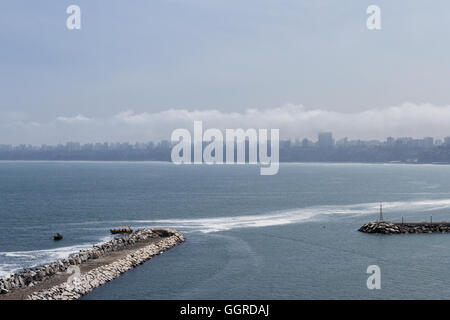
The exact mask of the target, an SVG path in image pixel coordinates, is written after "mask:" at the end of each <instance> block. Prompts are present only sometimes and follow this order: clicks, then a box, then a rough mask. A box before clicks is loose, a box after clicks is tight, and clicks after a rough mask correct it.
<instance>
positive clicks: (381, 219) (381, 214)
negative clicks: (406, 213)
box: [380, 203, 383, 222]
mask: <svg viewBox="0 0 450 320" xmlns="http://www.w3.org/2000/svg"><path fill="white" fill-rule="evenodd" d="M381 221H383V204H382V203H380V222H381Z"/></svg>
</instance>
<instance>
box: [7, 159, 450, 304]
mask: <svg viewBox="0 0 450 320" xmlns="http://www.w3.org/2000/svg"><path fill="white" fill-rule="evenodd" d="M380 202H382V203H383V208H384V212H383V213H384V217H385V219H386V220H390V221H401V219H402V217H403V219H404V220H405V221H429V220H430V218H431V216H432V218H433V221H450V166H439V165H405V164H317V163H311V164H281V166H280V170H279V173H278V174H277V175H275V176H261V175H260V174H259V167H258V166H251V165H222V166H207V165H200V166H194V165H182V166H176V165H173V164H171V163H155V162H0V221H1V222H0V227H1V230H2V232H0V277H4V276H7V275H8V274H10V273H11V272H17V271H20V270H21V269H22V268H26V267H32V266H37V265H40V264H43V263H46V262H51V261H53V260H55V259H59V258H62V257H66V256H68V255H69V254H71V253H74V252H77V251H78V250H80V249H84V248H89V247H91V246H92V245H93V244H96V243H99V242H103V241H106V240H108V239H111V236H110V235H109V229H110V228H112V227H115V226H119V225H131V226H132V227H133V228H134V229H139V228H144V227H154V226H167V227H172V228H176V229H177V230H179V231H181V232H182V233H183V234H184V235H185V236H186V238H187V241H186V243H184V244H182V245H180V246H178V247H176V248H174V249H171V250H169V251H167V252H166V253H164V254H163V255H160V256H157V257H155V258H153V259H152V260H151V261H149V262H147V263H145V264H143V265H141V266H139V267H137V268H135V269H133V270H131V271H129V272H127V273H126V274H124V275H123V276H121V277H120V278H118V279H116V280H114V281H112V282H110V283H108V284H106V285H104V286H102V287H101V288H98V289H96V290H95V291H93V292H92V293H90V294H88V295H87V296H85V297H84V299H448V298H450V268H449V265H450V234H417V235H415V234H414V235H413V234H411V235H389V236H386V235H370V234H363V233H360V232H358V231H357V229H358V228H359V227H360V226H361V225H362V224H364V223H366V222H369V221H373V220H376V219H377V217H378V210H379V204H380ZM56 232H59V233H62V234H63V235H64V239H63V240H62V241H60V242H54V241H53V239H52V236H53V234H54V233H56ZM369 265H378V266H379V267H380V270H381V289H380V290H369V289H368V288H367V285H366V281H367V278H368V277H369V276H370V274H367V272H366V271H367V268H368V266H369Z"/></svg>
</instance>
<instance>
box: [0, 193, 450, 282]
mask: <svg viewBox="0 0 450 320" xmlns="http://www.w3.org/2000/svg"><path fill="white" fill-rule="evenodd" d="M379 205H380V204H379V203H377V202H372V203H360V204H351V205H326V206H313V207H306V208H299V209H293V210H287V211H278V212H272V213H267V214H261V215H243V216H228V217H217V218H195V219H155V220H122V221H98V222H97V223H99V224H112V223H123V224H126V225H134V226H136V227H142V228H144V227H171V228H176V229H178V230H180V231H181V232H185V233H211V232H221V231H227V230H233V229H240V228H261V227H271V226H279V225H288V224H294V223H305V222H312V221H318V220H321V219H326V218H327V217H329V216H338V215H343V216H360V215H369V214H373V215H374V217H375V214H376V213H377V212H378V210H379ZM383 208H384V209H385V211H386V213H388V215H389V216H392V215H397V216H399V214H405V216H406V214H407V213H411V212H412V213H415V212H424V211H427V212H428V211H434V210H441V209H446V208H450V199H439V200H418V201H396V202H384V203H383ZM406 210H407V211H408V212H405V211H406ZM82 224H83V223H82V222H80V223H79V225H82ZM92 224H93V223H92V222H90V223H89V225H90V226H92ZM109 239H111V237H110V236H106V237H102V238H100V239H99V242H98V243H101V242H105V241H108V240H109ZM92 245H93V244H92V243H90V244H87V243H84V244H80V245H74V246H67V247H61V248H55V249H44V250H32V251H14V252H0V259H1V260H2V261H1V262H2V263H0V278H2V277H5V276H8V275H10V274H11V273H14V272H17V271H19V270H21V269H23V268H32V267H35V266H38V265H42V264H44V263H49V262H52V261H55V260H58V259H63V258H66V257H68V256H69V255H70V254H73V253H76V252H78V251H79V250H82V249H87V248H90V247H92ZM3 262H7V263H3Z"/></svg>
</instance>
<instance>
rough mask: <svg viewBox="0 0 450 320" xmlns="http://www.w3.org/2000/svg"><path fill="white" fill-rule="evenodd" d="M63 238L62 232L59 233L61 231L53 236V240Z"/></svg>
mask: <svg viewBox="0 0 450 320" xmlns="http://www.w3.org/2000/svg"><path fill="white" fill-rule="evenodd" d="M62 238H63V236H62V234H59V233H57V234H55V235H54V236H53V240H55V241H58V240H62Z"/></svg>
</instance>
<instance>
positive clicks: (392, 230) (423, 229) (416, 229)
mask: <svg viewBox="0 0 450 320" xmlns="http://www.w3.org/2000/svg"><path fill="white" fill-rule="evenodd" d="M358 231H360V232H365V233H380V234H402V233H403V234H405V233H436V232H439V233H447V232H450V223H449V222H410V223H402V222H387V221H381V222H369V223H367V224H365V225H363V226H362V227H361V228H359V229H358Z"/></svg>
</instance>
